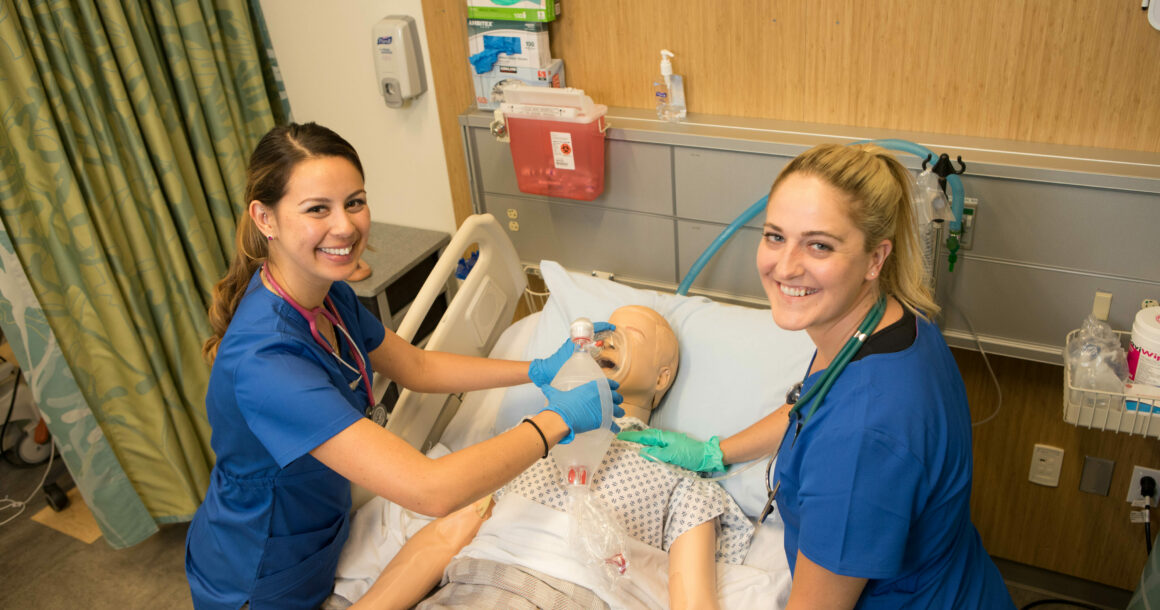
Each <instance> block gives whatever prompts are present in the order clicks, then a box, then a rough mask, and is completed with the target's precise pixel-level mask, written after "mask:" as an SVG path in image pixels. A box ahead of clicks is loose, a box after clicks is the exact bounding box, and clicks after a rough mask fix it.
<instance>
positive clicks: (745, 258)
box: [677, 220, 765, 299]
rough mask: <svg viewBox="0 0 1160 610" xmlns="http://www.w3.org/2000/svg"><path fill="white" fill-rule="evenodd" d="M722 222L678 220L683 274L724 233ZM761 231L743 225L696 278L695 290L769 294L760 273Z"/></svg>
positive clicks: (681, 275)
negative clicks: (758, 254)
mask: <svg viewBox="0 0 1160 610" xmlns="http://www.w3.org/2000/svg"><path fill="white" fill-rule="evenodd" d="M721 229H722V227H721V226H720V225H714V224H707V223H703V222H691V221H686V220H678V221H677V243H678V244H679V250H678V252H677V268H678V269H679V270H680V277H681V278H682V279H684V277H685V275H686V274H687V273H688V272H689V269H690V268H692V266H693V263H694V262H695V261H696V260H697V258H698V257H700V256H701V253H702V252H704V251H705V248H707V247H709V244H710V243H712V242H713V240H714V239H716V238H717V236H718V235H720V233H721ZM760 239H761V231H760V230H758V229H753V228H750V227H741V228H740V229H738V231H737V233H735V234H734V235H733V239H731V240H729V242H728V243H727V244H725V246H724V247H722V248H721V249H720V250H718V251H717V254H716V255H715V256H714V257H713V258H712V259H710V260H709V262H708V263H707V264H706V265H705V268H704V269H702V270H701V273H699V274H698V275H697V278H696V280H694V281H693V289H694V290H705V291H712V292H720V293H725V294H733V295H738V296H743V297H756V298H759V299H764V298H765V290H764V289H763V288H762V287H761V280H760V279H759V278H758V276H757V244H758V242H759V240H760Z"/></svg>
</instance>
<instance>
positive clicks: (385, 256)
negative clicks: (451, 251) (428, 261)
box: [349, 222, 451, 298]
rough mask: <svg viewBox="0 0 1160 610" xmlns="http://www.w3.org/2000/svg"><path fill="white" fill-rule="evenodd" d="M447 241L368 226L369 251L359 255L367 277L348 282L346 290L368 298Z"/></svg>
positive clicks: (410, 230)
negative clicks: (352, 290)
mask: <svg viewBox="0 0 1160 610" xmlns="http://www.w3.org/2000/svg"><path fill="white" fill-rule="evenodd" d="M450 241H451V236H450V235H448V234H447V233H443V232H441V231H431V230H428V229H416V228H414V227H403V226H399V225H392V224H387V223H383V222H372V223H371V235H370V240H369V241H368V245H369V247H368V248H367V249H366V250H365V251H364V252H363V255H362V258H363V260H364V261H366V263H367V264H368V265H370V266H371V271H372V272H371V275H370V277H368V278H366V279H365V280H362V281H359V282H349V283H350V286H351V288H354V293H355V294H357V295H358V296H360V297H364V298H372V297H374V296H375V295H377V294H378V293H379V292H381V291H382V290H383V289H384V288H386V287H387V286H388V285H390V284H391V282H394V281H395V280H397V279H399V277H400V276H401V275H403V274H404V273H406V272H407V271H408V270H409V269H410V268H411V267H412V266H413V265H414V264H415V263H416V262H417V261H420V260H422V259H423V258H425V257H427V256H429V255H430V254H431V253H433V252H436V251H437V250H439V249H440V248H442V247H444V246H446V245H447V244H448V243H449V242H450Z"/></svg>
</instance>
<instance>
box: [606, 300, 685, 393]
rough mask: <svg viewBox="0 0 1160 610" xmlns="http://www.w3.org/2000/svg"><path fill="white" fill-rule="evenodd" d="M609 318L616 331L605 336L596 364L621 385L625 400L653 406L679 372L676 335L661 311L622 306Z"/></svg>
mask: <svg viewBox="0 0 1160 610" xmlns="http://www.w3.org/2000/svg"><path fill="white" fill-rule="evenodd" d="M608 321H609V322H611V323H612V324H614V325H615V326H616V330H615V331H613V332H612V333H611V334H610V335H609V336H608V337H606V338H605V340H604V341H605V342H604V347H603V349H602V350H601V352H600V355H599V356H598V357H597V363H599V364H600V367H601V368H602V369H603V370H604V374H605V376H607V377H608V378H609V379H612V380H614V381H616V382H618V383H619V384H620V388H619V389H618V390H617V391H618V392H620V393H621V395H623V396H624V400H625V402H626V403H631V404H636V405H637V406H640V407H644V408H647V409H651V408H652V407H653V406H655V405H656V403H657V402H659V401H660V399H661V397H662V396H663V395H664V393H665V391H666V390H668V388H669V386H670V385H671V384H672V381H673V378H674V376H675V375H676V368H677V366H676V354H677V338H676V336H675V335H673V332H672V329H671V328H669V326H668V323H666V322H665V321H664V318H662V317H661V316H660V314H657V313H656V312H654V311H652V310H650V309H648V308H645V307H640V306H627V307H621V308H620V309H617V310H616V311H614V312H613V313H612V316H611V317H610V318H609V319H608Z"/></svg>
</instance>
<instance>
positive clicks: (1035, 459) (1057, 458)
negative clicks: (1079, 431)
mask: <svg viewBox="0 0 1160 610" xmlns="http://www.w3.org/2000/svg"><path fill="white" fill-rule="evenodd" d="M1062 468H1063V449H1060V448H1059V447H1052V446H1050V445H1040V444H1036V445H1035V451H1033V452H1032V453H1031V473H1030V474H1028V475H1027V480H1029V481H1031V482H1032V483H1037V484H1039V485H1043V486H1044V487H1059V471H1060V470H1061V469H1062Z"/></svg>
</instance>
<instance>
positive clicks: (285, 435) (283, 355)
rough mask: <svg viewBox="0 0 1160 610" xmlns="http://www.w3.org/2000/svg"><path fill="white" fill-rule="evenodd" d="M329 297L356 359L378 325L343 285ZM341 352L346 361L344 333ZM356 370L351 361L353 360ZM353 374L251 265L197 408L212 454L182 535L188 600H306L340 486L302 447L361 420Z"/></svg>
mask: <svg viewBox="0 0 1160 610" xmlns="http://www.w3.org/2000/svg"><path fill="white" fill-rule="evenodd" d="M330 297H331V299H332V300H333V301H334V305H335V308H336V310H337V311H338V313H339V315H340V316H341V317H342V320H343V321H344V322H345V323H346V326H347V328H348V330H349V331H350V334H351V335H352V336H353V337H354V340H355V343H356V344H358V346H359V349H360V351H362V356H363V358H364V359H365V361H366V362H367V369H368V374H369V373H370V360H369V359H368V356H367V354H368V353H369V352H370V351H371V350H373V349H375V348H376V347H378V345H379V344H380V343H382V341H383V337H384V335H385V331H384V329H383V325H382V324H381V323H380V322H379V321H378V320H377V319H375V317H374V316H373V315H371V313H370V312H369V311H367V310H366V308H364V307H363V306H362V305H361V304H360V303H359V302H358V299H357V298H356V297H355V294H354V291H353V290H352V289H351V288H350V286H348V285H347V284H346V283H344V282H336V283H335V284H334V285H333V286H332V287H331V289H330ZM338 343H339V345H340V349H341V354H342V356H343V358H344V359H345V360H346V361H347V362H349V363H351V364H352V365H354V364H355V360H354V358H353V357H352V356H351V354H350V353H349V352H348V348H347V345H346V341H345V340H343V339H342V338H341V337H340V338H339V339H338ZM356 366H357V365H356ZM356 381H359V375H358V374H357V373H352V372H350V371H349V370H348V369H346V367H344V366H342V365H341V364H339V363H338V361H337V360H335V358H334V356H332V355H331V354H330V353H329V352H328V351H326V350H324V349H323V348H322V347H320V346H319V345H318V344H317V343H315V341H314V339H313V337H312V335H311V334H310V325H309V323H308V322H307V321H306V319H305V318H304V317H303V316H302V315H301V314H299V313H298V312H297V311H296V310H294V308H293V307H291V306H290V304H289V303H287V302H286V301H284V300H282V298H280V297H279V296H277V295H276V294H274V293H272V292H270V291H269V290H267V289H266V288H265V287H264V286H263V285H262V282H261V279H260V277H259V274H258V273H255V274H254V275H253V277H252V278H251V279H250V284H249V286H248V287H247V289H246V294H245V296H243V297H242V300H241V302H240V303H239V305H238V309H237V312H236V313H235V314H234V317H233V319H232V320H231V321H230V325H229V328H228V329H227V330H226V333H225V336H224V337H222V341H221V344H220V346H219V347H218V353H217V358H216V359H215V360H214V364H213V370H212V372H211V373H210V380H209V390H208V393H207V395H206V410H207V412H208V414H209V421H210V425H211V426H212V428H213V436H212V438H211V441H210V443H211V445H212V447H213V450H214V453H215V454H216V455H217V462H216V464H215V465H214V468H213V472H212V473H211V477H210V484H209V490H208V491H207V493H206V498H205V501H204V502H203V503H202V505H201V507H199V508H198V510H197V513H196V514H195V515H194V517H193V522H192V523H191V524H190V527H189V533H188V535H187V537H186V560H185V569H186V575H187V576H188V578H189V584H190V589H191V591H192V593H193V601H194V606H195V607H197V608H238V607H240V606H241V605H242V604H243V603H245V602H247V601H249V602H250V608H252V609H253V610H261V609H262V608H317V607H318V606H319V604H321V603H322V601H323V600H324V599H325V598H326V596H327V595H328V594H329V592H330V591H331V589H332V588H333V584H334V571H335V567H336V566H337V564H338V556H339V552H340V551H341V550H342V545H343V543H344V542H345V541H346V535H347V527H348V523H347V515H348V513H349V512H350V483H349V482H348V481H347V480H346V479H344V478H343V477H341V476H340V475H338V474H337V473H335V472H334V471H333V470H331V469H329V468H327V467H326V466H324V465H323V464H322V463H321V462H319V461H318V460H316V459H314V457H313V456H311V455H310V454H309V452H310V451H311V450H312V449H314V448H315V447H317V446H319V445H321V444H322V443H323V442H325V441H326V440H328V439H330V438H331V437H333V436H334V435H335V434H338V433H339V432H341V431H342V430H344V429H346V428H347V427H348V426H350V425H351V424H353V423H355V422H356V421H358V420H359V418H361V417H363V414H364V410H365V409H366V407H367V395H366V389H365V387H364V386H363V384H362V383H361V382H359V383H355V382H356Z"/></svg>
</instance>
